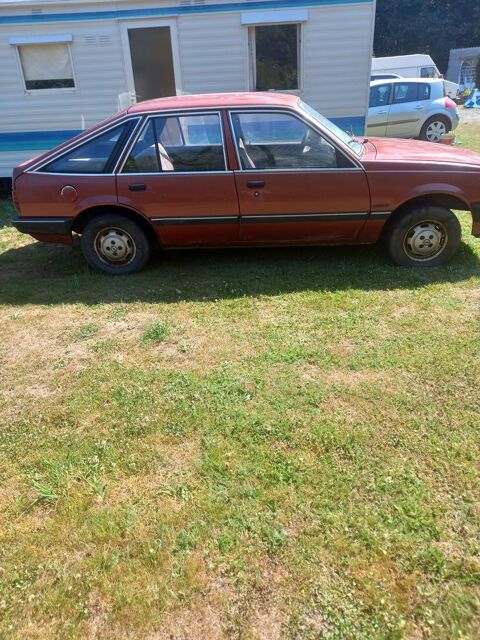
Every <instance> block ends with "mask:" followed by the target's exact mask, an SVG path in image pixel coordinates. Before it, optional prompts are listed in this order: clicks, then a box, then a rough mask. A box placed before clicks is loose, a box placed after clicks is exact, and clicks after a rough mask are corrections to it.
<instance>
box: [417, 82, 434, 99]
mask: <svg viewBox="0 0 480 640" xmlns="http://www.w3.org/2000/svg"><path fill="white" fill-rule="evenodd" d="M431 91H432V88H431V86H430V85H429V84H427V83H425V84H419V85H418V100H430V94H431Z"/></svg>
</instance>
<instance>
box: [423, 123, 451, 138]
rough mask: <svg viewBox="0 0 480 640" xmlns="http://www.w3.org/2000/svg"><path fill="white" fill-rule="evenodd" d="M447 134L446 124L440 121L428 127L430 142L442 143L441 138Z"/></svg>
mask: <svg viewBox="0 0 480 640" xmlns="http://www.w3.org/2000/svg"><path fill="white" fill-rule="evenodd" d="M446 133H447V127H446V126H445V123H443V122H441V121H440V120H438V121H436V122H432V123H431V124H429V125H428V127H427V140H429V141H430V142H440V138H441V137H442V136H443V135H445V134H446Z"/></svg>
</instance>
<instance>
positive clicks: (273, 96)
mask: <svg viewBox="0 0 480 640" xmlns="http://www.w3.org/2000/svg"><path fill="white" fill-rule="evenodd" d="M297 104H298V96H295V95H290V94H287V93H276V92H255V93H205V94H197V95H191V96H173V97H171V98H156V99H155V100H146V101H145V102H139V103H137V104H135V105H133V106H132V107H130V108H129V109H128V113H143V112H146V111H171V110H174V109H203V108H209V109H210V108H212V107H217V108H222V107H296V106H297Z"/></svg>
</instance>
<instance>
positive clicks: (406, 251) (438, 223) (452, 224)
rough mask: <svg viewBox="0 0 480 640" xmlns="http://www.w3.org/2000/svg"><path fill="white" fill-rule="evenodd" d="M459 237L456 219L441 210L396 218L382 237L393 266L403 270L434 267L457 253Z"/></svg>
mask: <svg viewBox="0 0 480 640" xmlns="http://www.w3.org/2000/svg"><path fill="white" fill-rule="evenodd" d="M461 237H462V231H461V228H460V223H459V221H458V219H457V217H456V216H455V215H454V214H453V213H452V212H451V211H450V210H449V209H445V208H443V207H436V206H425V207H420V208H418V209H414V210H412V211H410V213H407V214H405V215H402V216H401V217H399V218H398V219H397V220H396V221H395V222H394V223H393V224H392V226H391V227H390V229H389V230H388V232H387V235H386V238H385V240H386V248H387V251H388V253H389V254H390V257H391V258H392V260H393V262H395V263H396V264H398V265H401V266H404V267H436V266H438V265H441V264H445V263H446V262H448V261H449V260H450V259H451V258H452V257H453V256H454V255H455V253H456V252H457V250H458V248H459V246H460V241H461Z"/></svg>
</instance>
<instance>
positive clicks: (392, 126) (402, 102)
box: [387, 81, 430, 138]
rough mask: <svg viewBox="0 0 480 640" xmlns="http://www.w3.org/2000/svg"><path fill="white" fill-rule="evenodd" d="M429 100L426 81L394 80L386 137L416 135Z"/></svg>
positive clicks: (409, 136) (428, 89)
mask: <svg viewBox="0 0 480 640" xmlns="http://www.w3.org/2000/svg"><path fill="white" fill-rule="evenodd" d="M425 88H426V89H425ZM429 102H430V85H429V84H428V83H426V82H425V83H419V82H402V81H400V82H396V83H395V84H394V89H393V97H392V104H391V106H390V112H389V115H388V124H387V137H389V138H413V137H415V136H418V135H419V133H420V125H421V122H422V121H423V118H424V115H425V111H426V109H427V107H428V105H429Z"/></svg>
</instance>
